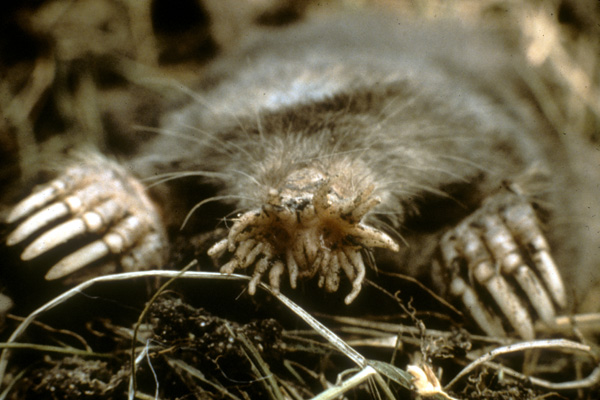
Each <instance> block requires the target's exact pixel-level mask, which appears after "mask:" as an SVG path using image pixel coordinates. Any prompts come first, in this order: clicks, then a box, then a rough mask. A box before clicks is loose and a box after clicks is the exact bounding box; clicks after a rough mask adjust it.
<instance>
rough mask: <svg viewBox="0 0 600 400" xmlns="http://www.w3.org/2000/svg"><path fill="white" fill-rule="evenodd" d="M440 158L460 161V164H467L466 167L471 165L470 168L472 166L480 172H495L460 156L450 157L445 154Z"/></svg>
mask: <svg viewBox="0 0 600 400" xmlns="http://www.w3.org/2000/svg"><path fill="white" fill-rule="evenodd" d="M439 157H440V158H446V159H449V160H453V161H458V162H461V163H463V164H466V165H470V166H472V167H474V168H476V169H478V170H480V171H484V172H488V173H492V172H493V171H492V170H491V169H489V168H486V167H484V166H483V165H481V164H478V163H476V162H474V161H471V160H469V159H468V158H464V157H459V156H450V155H444V154H441V155H439Z"/></svg>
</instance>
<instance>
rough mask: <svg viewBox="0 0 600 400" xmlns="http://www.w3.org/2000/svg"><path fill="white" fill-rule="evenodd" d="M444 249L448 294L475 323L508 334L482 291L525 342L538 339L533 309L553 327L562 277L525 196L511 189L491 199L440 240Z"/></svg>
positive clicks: (562, 299)
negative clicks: (448, 282)
mask: <svg viewBox="0 0 600 400" xmlns="http://www.w3.org/2000/svg"><path fill="white" fill-rule="evenodd" d="M440 250H441V254H442V262H443V264H444V268H446V272H447V275H448V277H449V278H450V293H451V294H452V295H454V296H456V297H460V298H461V300H462V302H463V304H464V305H465V306H466V309H467V310H468V312H469V313H470V314H471V316H472V317H473V319H474V320H475V321H476V322H477V324H478V325H479V326H480V327H481V328H482V329H483V330H484V331H485V332H486V333H488V334H490V335H503V334H504V330H503V328H502V324H501V322H500V320H499V319H498V318H497V317H495V316H494V315H493V313H490V312H489V310H490V308H489V307H486V305H485V304H484V302H483V300H482V298H481V296H478V294H477V291H478V288H482V289H484V290H485V291H487V292H488V294H489V295H490V296H491V298H492V299H493V300H494V302H495V303H496V304H497V306H498V308H499V310H500V313H501V314H502V315H503V317H504V318H506V320H508V322H509V323H510V325H511V326H512V327H513V328H514V330H515V331H516V332H517V333H518V334H519V336H521V337H522V338H524V339H532V338H533V337H534V335H535V333H534V328H533V319H534V317H533V316H532V315H533V314H530V311H529V306H531V309H532V310H533V311H534V312H535V314H537V316H538V317H539V318H540V319H541V320H542V321H544V322H546V323H548V324H551V323H553V321H554V316H555V306H554V303H555V304H556V305H557V306H558V307H560V308H563V307H565V305H566V302H567V300H566V294H565V289H564V285H563V282H562V279H561V277H560V273H559V271H558V269H557V267H556V265H555V264H554V261H553V259H552V257H551V256H550V249H549V246H548V243H547V241H546V239H545V238H544V235H543V233H542V231H541V230H540V228H539V223H538V220H537V217H536V215H535V212H534V210H533V208H532V207H531V205H530V204H529V202H528V201H527V200H526V199H525V198H524V197H523V196H520V195H517V194H515V193H512V192H510V191H508V190H507V191H504V192H502V193H499V194H497V195H495V196H492V197H491V198H489V199H488V200H487V201H486V202H485V203H484V204H483V206H482V207H481V208H480V209H479V210H477V211H476V212H475V213H473V214H472V215H471V216H469V217H468V218H466V219H465V220H464V221H462V222H461V223H460V224H459V225H458V226H457V227H455V228H454V229H452V230H450V231H449V232H447V233H446V234H445V235H444V236H443V237H442V241H441V243H440ZM553 301H554V303H553ZM528 305H529V306H528Z"/></svg>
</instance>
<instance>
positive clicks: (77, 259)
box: [7, 155, 167, 280]
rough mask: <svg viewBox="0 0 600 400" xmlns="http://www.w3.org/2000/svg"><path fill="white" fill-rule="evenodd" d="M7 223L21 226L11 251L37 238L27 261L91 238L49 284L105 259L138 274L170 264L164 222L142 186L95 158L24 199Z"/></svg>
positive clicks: (54, 271) (60, 265) (66, 260)
mask: <svg viewBox="0 0 600 400" xmlns="http://www.w3.org/2000/svg"><path fill="white" fill-rule="evenodd" d="M7 222H8V223H18V226H16V228H15V229H14V231H13V232H12V233H11V234H10V235H9V237H8V239H7V244H8V245H9V246H14V245H17V244H18V243H21V242H25V241H29V240H31V239H33V241H32V242H31V243H30V244H29V245H28V246H27V247H26V248H25V249H24V251H23V253H22V254H21V258H22V259H23V260H30V259H33V258H36V257H40V256H43V255H44V254H46V253H47V252H49V251H50V250H52V249H54V248H58V247H59V246H61V245H63V244H65V243H67V242H70V241H72V240H73V239H77V238H79V239H81V238H87V239H89V240H87V239H86V240H80V241H78V242H84V244H83V245H82V247H80V248H76V249H74V250H73V251H72V252H71V253H70V254H69V255H67V256H66V257H64V258H63V259H61V260H60V261H59V262H58V263H57V264H55V265H54V266H52V267H51V268H50V269H49V270H48V272H47V273H46V279H48V280H52V279H59V278H62V277H65V276H67V275H69V274H71V273H73V272H75V271H78V270H80V269H81V268H83V267H84V266H86V265H89V264H92V263H95V262H97V261H99V262H102V261H100V260H106V261H107V262H109V261H115V260H118V261H119V263H120V266H121V269H122V270H124V271H133V270H139V269H150V268H155V267H159V266H161V265H162V264H163V263H164V261H165V259H166V254H167V240H166V236H165V232H164V228H163V225H162V221H161V218H160V215H159V213H158V211H157V209H156V207H155V206H154V204H153V203H152V202H151V201H150V199H149V198H148V196H147V194H146V193H145V191H144V188H143V186H142V185H141V184H140V183H139V182H138V181H137V180H136V179H135V178H133V177H131V176H130V175H129V174H128V173H127V172H126V171H125V170H124V169H123V168H122V167H121V166H119V165H118V164H116V163H115V162H112V161H108V160H106V159H103V158H100V157H99V156H95V155H94V156H90V157H89V158H88V159H86V160H81V161H80V162H75V163H73V164H72V165H71V166H70V167H69V168H67V169H66V170H65V171H64V173H63V174H62V175H60V176H59V177H58V178H57V179H55V180H54V181H52V182H50V183H48V184H45V185H43V186H42V187H40V188H39V190H37V191H35V192H34V193H33V194H31V195H30V196H29V197H27V198H25V199H24V200H22V201H21V202H20V203H19V204H17V205H16V206H15V207H14V209H13V210H12V212H11V213H10V215H9V217H8V220H7ZM111 254H112V256H111ZM111 257H112V260H111Z"/></svg>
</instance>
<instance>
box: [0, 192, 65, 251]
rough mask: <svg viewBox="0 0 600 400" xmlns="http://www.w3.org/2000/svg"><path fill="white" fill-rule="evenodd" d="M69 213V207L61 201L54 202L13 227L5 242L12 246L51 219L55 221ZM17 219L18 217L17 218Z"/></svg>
mask: <svg viewBox="0 0 600 400" xmlns="http://www.w3.org/2000/svg"><path fill="white" fill-rule="evenodd" d="M68 214H69V207H67V205H66V204H65V203H63V202H60V203H54V204H52V205H51V206H50V207H48V208H46V209H44V210H43V211H40V212H38V213H37V214H34V215H32V216H31V217H29V218H28V219H27V220H25V221H24V222H23V223H21V224H20V225H19V226H17V229H15V230H14V231H13V232H12V233H11V234H10V235H9V236H8V239H6V244H7V245H9V246H13V245H15V244H17V243H20V242H22V241H23V240H25V239H27V238H28V237H30V236H31V235H33V234H34V233H35V232H36V231H38V230H39V229H41V228H43V227H45V226H46V225H48V224H49V223H51V222H52V221H55V220H57V219H59V218H61V217H64V216H65V215H68ZM17 219H18V218H17Z"/></svg>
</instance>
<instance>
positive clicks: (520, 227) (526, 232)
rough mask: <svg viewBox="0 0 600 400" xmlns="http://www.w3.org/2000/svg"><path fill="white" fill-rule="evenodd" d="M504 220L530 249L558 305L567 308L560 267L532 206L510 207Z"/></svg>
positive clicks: (523, 204)
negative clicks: (552, 255) (551, 253)
mask: <svg viewBox="0 0 600 400" xmlns="http://www.w3.org/2000/svg"><path fill="white" fill-rule="evenodd" d="M504 218H505V219H506V224H507V225H508V227H509V228H510V229H511V230H512V231H513V232H514V234H515V236H516V237H517V238H518V239H519V240H520V242H521V244H522V245H523V246H524V247H526V248H527V249H529V252H530V256H531V259H532V260H533V262H534V264H535V267H536V269H537V271H538V273H539V274H540V276H541V278H542V280H543V281H544V283H545V284H546V285H547V287H548V289H549V292H550V294H551V295H552V298H553V299H554V301H556V304H558V305H559V306H560V307H561V308H562V307H565V306H566V305H567V295H566V291H565V287H564V284H563V281H562V278H561V277H560V272H559V270H558V267H557V266H556V264H555V263H554V260H553V259H552V257H551V256H550V246H549V245H548V242H547V241H546V239H545V238H544V235H543V233H542V232H541V230H540V229H539V227H538V223H537V218H536V216H535V211H534V210H533V208H532V207H531V205H529V204H528V203H521V204H516V205H514V206H512V207H509V208H507V209H506V210H505V211H504Z"/></svg>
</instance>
